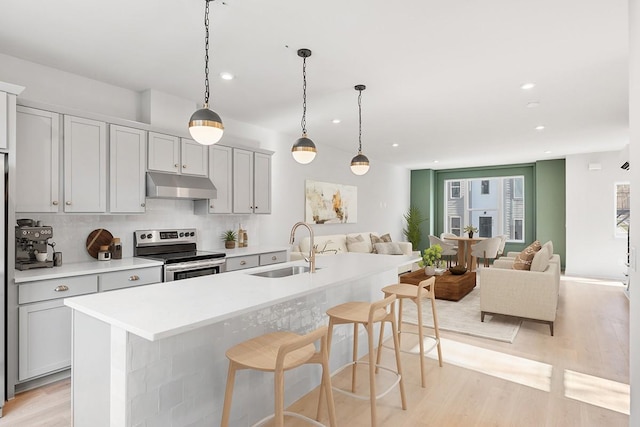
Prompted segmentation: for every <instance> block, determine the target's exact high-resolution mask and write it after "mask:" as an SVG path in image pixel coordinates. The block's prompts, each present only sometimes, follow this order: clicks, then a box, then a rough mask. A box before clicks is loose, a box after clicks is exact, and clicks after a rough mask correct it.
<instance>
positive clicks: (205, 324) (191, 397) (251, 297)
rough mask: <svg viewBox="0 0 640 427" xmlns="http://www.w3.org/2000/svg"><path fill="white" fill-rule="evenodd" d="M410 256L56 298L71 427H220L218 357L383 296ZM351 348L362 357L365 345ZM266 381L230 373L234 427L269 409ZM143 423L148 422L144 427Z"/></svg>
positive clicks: (294, 383) (293, 389) (343, 347)
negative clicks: (68, 323)
mask: <svg viewBox="0 0 640 427" xmlns="http://www.w3.org/2000/svg"><path fill="white" fill-rule="evenodd" d="M413 261H415V259H413V257H409V256H391V255H372V254H357V253H349V254H342V255H336V256H331V257H322V258H321V259H318V262H317V269H318V271H317V272H316V273H315V274H309V273H305V274H299V275H293V276H289V277H282V278H267V277H258V276H254V275H252V273H256V272H261V271H265V270H273V269H279V268H282V267H286V266H290V265H305V263H304V262H300V261H298V262H292V263H285V264H278V265H277V266H268V267H260V268H254V269H250V270H242V271H237V272H230V273H224V274H219V275H213V276H203V277H197V278H193V279H187V280H181V281H178V282H168V283H161V284H157V285H150V286H143V287H139V288H132V289H124V290H120V291H114V292H109V293H105V294H96V295H87V296H82V297H76V298H71V299H67V300H65V304H66V305H68V306H69V307H71V308H72V309H73V356H72V384H73V386H72V402H73V418H74V425H75V426H76V427H78V426H80V427H82V426H103V425H104V426H109V425H110V426H115V425H118V426H136V425H172V426H181V425H203V426H204V425H209V426H210V425H218V424H219V423H220V416H221V412H222V402H223V398H224V388H225V381H226V374H227V360H226V358H225V351H226V349H228V348H229V347H231V346H233V345H235V344H237V343H239V342H241V341H244V340H246V339H249V338H252V337H255V336H258V335H262V334H264V333H267V332H271V331H275V330H290V331H294V332H297V333H301V334H302V333H306V332H308V331H311V330H313V329H315V328H317V327H318V326H320V325H324V324H326V323H327V318H326V314H325V311H326V310H327V309H328V308H329V307H332V306H334V305H336V304H340V303H343V302H347V301H356V300H360V301H373V300H378V299H381V298H382V293H381V291H380V289H381V288H382V287H384V286H386V285H388V284H391V283H396V282H397V279H398V278H397V269H398V267H400V266H403V265H406V264H410V263H411V262H413ZM351 333H352V328H337V329H336V330H335V333H334V340H333V345H332V352H331V356H330V362H331V366H332V369H335V368H337V367H338V366H340V365H341V364H343V363H345V362H347V361H348V360H350V358H351V345H350V343H351V337H350V335H351ZM360 342H361V344H362V343H364V345H363V346H362V349H361V351H360V354H361V355H364V354H366V340H365V339H362V340H360ZM319 382H320V370H319V368H317V367H315V366H304V367H301V368H300V369H297V370H295V371H293V372H290V373H289V374H288V375H287V379H286V382H285V386H286V391H285V394H286V399H287V401H286V404H287V405H288V404H290V403H292V402H293V401H295V400H297V399H298V398H300V397H301V396H303V395H304V394H306V393H308V392H309V391H311V390H312V389H313V388H315V387H316V386H317V385H318V384H319ZM272 395H273V378H272V376H270V375H267V374H263V373H256V372H251V373H249V372H240V373H239V374H238V376H237V378H236V388H235V393H234V404H233V408H232V415H231V417H232V419H231V423H232V425H238V426H240V425H241V426H246V425H250V424H253V423H254V422H256V421H257V420H259V419H261V418H263V417H264V416H265V415H268V414H269V413H271V412H273V402H272V400H271V399H269V398H265V396H272ZM145 423H146V424H145Z"/></svg>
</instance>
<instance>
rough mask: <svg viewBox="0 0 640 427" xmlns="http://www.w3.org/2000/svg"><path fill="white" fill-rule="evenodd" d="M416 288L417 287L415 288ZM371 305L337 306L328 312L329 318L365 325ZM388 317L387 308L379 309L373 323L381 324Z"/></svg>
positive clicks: (363, 303)
mask: <svg viewBox="0 0 640 427" xmlns="http://www.w3.org/2000/svg"><path fill="white" fill-rule="evenodd" d="M414 287H415V286H414ZM370 309H371V303H369V302H359V301H352V302H346V303H344V304H340V305H336V306H335V307H331V308H330V309H329V310H327V316H329V317H330V318H332V319H334V322H335V321H336V320H339V321H341V322H344V323H365V322H367V321H368V320H369V311H370ZM386 316H387V311H386V310H385V308H379V309H377V310H375V311H374V313H373V321H374V322H380V321H382V320H384V318H385V317H386Z"/></svg>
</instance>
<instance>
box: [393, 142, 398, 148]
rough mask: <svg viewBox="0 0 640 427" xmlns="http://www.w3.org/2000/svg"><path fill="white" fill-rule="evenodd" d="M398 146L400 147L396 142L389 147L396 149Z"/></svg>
mask: <svg viewBox="0 0 640 427" xmlns="http://www.w3.org/2000/svg"><path fill="white" fill-rule="evenodd" d="M399 145H400V144H398V143H397V142H394V143H393V144H391V146H392V147H397V146H399Z"/></svg>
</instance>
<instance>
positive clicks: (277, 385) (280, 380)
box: [273, 369, 284, 427]
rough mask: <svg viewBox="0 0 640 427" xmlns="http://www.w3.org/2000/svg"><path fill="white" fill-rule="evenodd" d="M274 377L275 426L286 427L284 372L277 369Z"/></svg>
mask: <svg viewBox="0 0 640 427" xmlns="http://www.w3.org/2000/svg"><path fill="white" fill-rule="evenodd" d="M273 375H274V379H273V388H274V390H273V391H274V393H273V394H274V399H273V406H274V408H275V411H274V412H275V418H274V420H275V426H276V427H284V371H283V370H281V369H276V371H275V372H274V373H273Z"/></svg>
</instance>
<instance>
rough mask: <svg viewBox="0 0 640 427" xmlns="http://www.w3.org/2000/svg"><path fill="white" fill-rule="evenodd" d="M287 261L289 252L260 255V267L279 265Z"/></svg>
mask: <svg viewBox="0 0 640 427" xmlns="http://www.w3.org/2000/svg"><path fill="white" fill-rule="evenodd" d="M286 260H287V251H282V252H269V253H268V254H260V265H269V264H278V263H280V262H285V261H286Z"/></svg>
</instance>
